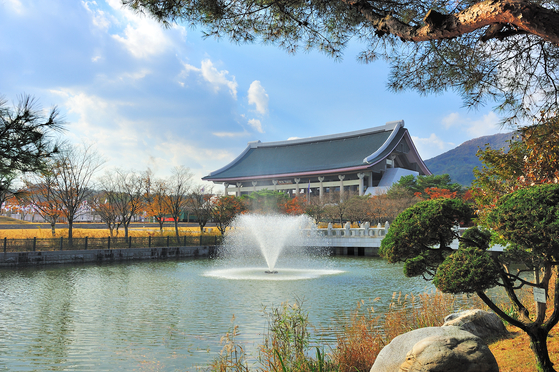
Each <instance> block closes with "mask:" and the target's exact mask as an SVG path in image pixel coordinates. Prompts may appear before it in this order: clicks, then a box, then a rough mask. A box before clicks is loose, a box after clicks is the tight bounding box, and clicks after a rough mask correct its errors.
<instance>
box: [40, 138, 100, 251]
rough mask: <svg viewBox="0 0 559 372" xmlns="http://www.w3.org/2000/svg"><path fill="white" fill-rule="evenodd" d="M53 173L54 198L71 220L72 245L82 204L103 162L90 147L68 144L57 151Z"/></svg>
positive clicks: (69, 221) (69, 229)
mask: <svg viewBox="0 0 559 372" xmlns="http://www.w3.org/2000/svg"><path fill="white" fill-rule="evenodd" d="M53 160H54V161H53V162H52V168H51V170H50V171H51V172H52V174H53V176H54V182H55V187H54V189H53V191H54V195H55V197H56V198H57V199H58V200H60V203H61V204H62V206H63V210H62V212H63V215H64V217H65V218H66V219H67V220H68V243H69V244H70V246H72V244H73V241H72V229H73V225H74V220H75V219H76V217H77V216H78V215H79V213H80V212H81V210H82V207H83V203H84V201H86V200H87V199H88V198H89V197H90V196H91V195H92V193H93V189H92V186H93V185H92V180H93V176H94V175H95V173H96V172H97V171H98V170H99V168H100V167H101V165H102V164H103V161H102V159H101V158H100V157H99V155H98V154H97V153H96V152H95V151H94V150H93V149H92V148H91V146H85V145H83V146H82V147H75V146H66V147H64V148H63V149H61V150H60V152H59V153H58V154H56V156H55V158H54V159H53Z"/></svg>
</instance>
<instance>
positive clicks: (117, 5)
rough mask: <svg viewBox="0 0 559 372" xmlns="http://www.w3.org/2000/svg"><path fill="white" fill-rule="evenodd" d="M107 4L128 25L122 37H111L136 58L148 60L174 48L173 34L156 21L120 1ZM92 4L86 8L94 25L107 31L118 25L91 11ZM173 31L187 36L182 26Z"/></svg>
mask: <svg viewBox="0 0 559 372" xmlns="http://www.w3.org/2000/svg"><path fill="white" fill-rule="evenodd" d="M107 3H108V4H109V5H110V6H111V8H112V9H113V11H114V13H115V14H116V15H117V16H120V17H122V18H123V23H124V24H125V25H126V27H125V28H124V30H123V31H122V32H121V34H120V35H119V34H115V35H111V36H112V38H113V39H114V40H116V41H118V42H119V43H121V44H122V45H123V46H124V47H125V48H126V49H127V50H128V52H130V53H131V54H132V55H133V56H134V57H136V58H148V57H151V56H155V55H159V54H162V53H164V52H165V51H167V50H168V49H170V48H171V47H172V46H173V39H172V33H171V32H168V30H164V29H163V28H162V27H161V25H160V24H159V23H157V21H155V20H154V19H151V18H148V17H147V16H144V15H142V14H138V13H135V12H133V11H132V10H130V9H129V8H123V6H122V3H121V1H119V0H108V1H107ZM92 4H95V2H86V3H84V6H86V8H87V9H88V10H90V12H92V13H93V24H94V25H96V26H98V27H100V28H103V29H105V30H106V29H108V27H109V26H110V25H111V24H113V23H114V24H116V23H118V21H117V20H116V18H114V17H113V18H110V19H109V16H107V15H106V13H104V12H103V11H101V10H95V11H93V10H91V5H92ZM172 30H178V32H179V34H180V35H181V36H182V37H184V36H185V35H186V31H185V30H184V27H182V26H173V27H172Z"/></svg>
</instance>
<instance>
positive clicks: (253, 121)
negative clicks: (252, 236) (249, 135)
mask: <svg viewBox="0 0 559 372" xmlns="http://www.w3.org/2000/svg"><path fill="white" fill-rule="evenodd" d="M248 125H250V126H251V127H252V128H253V129H254V130H256V131H257V132H258V133H264V130H262V123H261V122H260V120H258V119H250V120H249V121H248Z"/></svg>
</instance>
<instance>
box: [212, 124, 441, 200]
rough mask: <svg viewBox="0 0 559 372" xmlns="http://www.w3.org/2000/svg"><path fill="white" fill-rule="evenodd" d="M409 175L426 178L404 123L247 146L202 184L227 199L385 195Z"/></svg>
mask: <svg viewBox="0 0 559 372" xmlns="http://www.w3.org/2000/svg"><path fill="white" fill-rule="evenodd" d="M408 174H413V175H416V176H417V175H430V174H431V172H430V171H429V169H428V168H427V167H426V166H425V163H423V160H422V159H421V157H420V156H419V153H418V152H417V150H416V148H415V145H414V144H413V141H412V139H411V136H410V134H409V133H408V130H407V129H406V128H404V121H403V120H400V121H394V122H389V123H386V125H383V126H379V127H374V128H369V129H364V130H359V131H354V132H347V133H340V134H334V135H327V136H319V137H310V138H303V139H296V140H287V141H279V142H265V143H262V142H260V141H255V142H249V143H248V146H247V148H246V149H245V151H243V153H242V154H240V155H239V156H238V157H237V158H236V159H235V160H233V161H232V162H231V163H229V164H228V165H226V166H225V167H223V168H221V169H219V170H216V171H215V172H212V173H210V174H209V175H208V176H206V177H204V178H203V180H206V181H213V182H214V183H221V184H223V185H224V187H225V195H228V194H229V192H235V193H236V195H237V196H240V195H241V194H246V193H250V192H253V191H257V190H262V189H268V190H275V191H283V192H288V193H290V194H291V195H293V196H297V195H299V194H305V193H308V194H311V193H312V194H314V195H320V196H321V197H322V196H323V195H324V194H325V193H327V192H333V191H337V192H340V194H341V195H343V193H344V192H347V191H353V192H355V193H358V194H359V195H364V194H374V193H376V192H379V190H385V189H387V188H388V187H389V186H390V185H392V183H394V182H397V181H398V180H399V179H400V177H402V176H404V175H408Z"/></svg>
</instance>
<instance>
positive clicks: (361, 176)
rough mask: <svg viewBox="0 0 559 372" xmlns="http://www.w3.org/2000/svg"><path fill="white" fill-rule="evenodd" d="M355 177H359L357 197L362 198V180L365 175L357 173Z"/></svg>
mask: <svg viewBox="0 0 559 372" xmlns="http://www.w3.org/2000/svg"><path fill="white" fill-rule="evenodd" d="M357 177H359V196H363V186H364V185H363V178H364V177H365V173H357Z"/></svg>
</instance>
